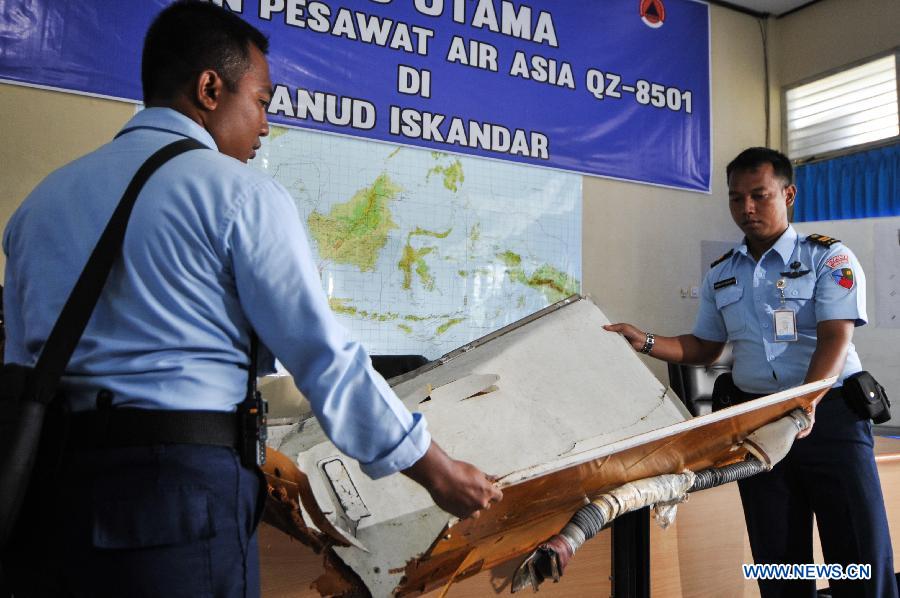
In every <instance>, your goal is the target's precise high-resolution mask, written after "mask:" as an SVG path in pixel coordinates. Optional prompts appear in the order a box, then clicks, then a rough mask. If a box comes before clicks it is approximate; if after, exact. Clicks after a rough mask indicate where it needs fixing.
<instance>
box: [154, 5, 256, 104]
mask: <svg viewBox="0 0 900 598" xmlns="http://www.w3.org/2000/svg"><path fill="white" fill-rule="evenodd" d="M250 44H253V45H254V46H256V47H257V48H259V50H260V52H262V53H263V54H266V53H268V51H269V40H268V38H267V37H266V36H265V35H263V33H262V32H261V31H259V29H257V28H256V27H254V26H253V25H251V24H250V23H248V22H246V21H244V20H243V19H241V18H240V17H239V16H237V15H236V14H234V13H232V12H229V11H228V10H226V9H224V8H222V7H220V6H216V5H215V4H212V3H210V2H202V1H199V0H179V1H178V2H174V3H172V4H171V5H170V6H168V7H167V8H165V9H164V10H163V11H162V12H160V13H159V14H158V15H157V16H156V19H154V21H153V23H152V24H151V25H150V28H149V29H148V30H147V35H146V36H145V37H144V53H143V56H142V59H141V83H142V84H143V86H144V103H145V104H146V103H149V102H159V101H167V100H172V99H174V98H175V97H176V96H177V95H178V93H180V92H181V91H182V90H183V89H184V86H185V85H186V84H187V83H189V82H190V81H192V80H193V79H194V77H196V76H197V75H199V74H200V73H202V72H203V71H205V70H207V69H211V70H214V71H216V73H218V74H219V76H221V77H222V80H223V82H224V83H225V86H226V87H227V88H228V89H229V90H230V91H234V89H235V88H236V87H237V82H238V81H239V80H240V78H241V77H242V76H243V74H244V73H246V72H247V69H249V68H250Z"/></svg>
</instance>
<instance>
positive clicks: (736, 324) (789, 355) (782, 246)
mask: <svg viewBox="0 0 900 598" xmlns="http://www.w3.org/2000/svg"><path fill="white" fill-rule="evenodd" d="M779 281H781V283H780V285H779ZM779 286H782V287H783V291H784V295H783V300H782V293H781V290H780V289H779V288H778V287H779ZM865 288H866V279H865V275H864V273H863V271H862V268H861V267H860V265H859V262H858V261H857V259H856V256H855V255H853V252H852V251H850V250H849V249H848V248H847V247H846V246H844V245H843V244H842V243H840V242H836V243H833V244H831V245H830V246H827V247H826V246H825V245H823V244H821V243H818V242H815V241H814V240H812V239H811V238H810V237H809V236H806V235H798V234H797V232H796V231H795V230H794V228H793V227H792V226H788V228H787V230H786V231H785V232H784V234H782V235H781V237H780V238H779V239H778V241H776V242H775V244H774V245H773V246H772V247H771V248H770V249H769V250H768V251H766V252H765V253H764V254H763V255H762V257H761V258H760V260H759V262H756V261H754V260H753V258H752V257H751V256H750V254H749V253H748V251H747V245H746V243H742V244H741V245H738V246H737V247H735V248H734V249H733V250H732V251H730V252H729V253H728V254H726V255H725V256H723V259H721V260H720V261H718V262H717V263H716V264H715V265H714V266H713V267H712V269H710V271H709V273H708V274H707V275H706V278H705V279H704V280H703V287H702V290H701V295H700V310H699V312H698V313H697V322H696V324H695V325H694V330H693V334H694V336H696V337H698V338H701V339H704V340H709V341H716V342H726V341H730V342H731V343H732V345H733V350H734V367H733V370H732V375H733V376H734V382H735V384H736V385H737V386H738V388H740V389H741V390H743V391H745V392H749V393H755V394H770V393H773V392H778V391H780V390H784V389H786V388H790V387H792V386H797V385H799V384H802V383H803V380H804V378H805V377H806V372H807V369H808V368H809V362H810V359H811V358H812V354H813V352H814V351H815V349H816V325H817V324H818V323H819V322H822V321H825V320H853V321H854V322H855V325H856V326H862V325H863V324H865V323H866V290H865ZM776 310H791V311H793V312H794V313H795V314H796V333H797V340H795V341H780V340H776V336H775V317H774V313H775V311H776ZM861 369H862V366H861V365H860V362H859V356H858V355H857V354H856V349H855V348H854V346H853V344H852V343H851V344H850V348H849V350H848V351H847V361H846V363H845V365H844V370H843V372H842V373H841V375H840V376H839V378H838V382H837V384H836V386H840V385H841V383H842V381H843V380H844V378H846V377H847V376H849V375H851V374H854V373H856V372H858V371H860V370H861Z"/></svg>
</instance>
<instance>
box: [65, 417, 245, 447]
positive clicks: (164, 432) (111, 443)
mask: <svg viewBox="0 0 900 598" xmlns="http://www.w3.org/2000/svg"><path fill="white" fill-rule="evenodd" d="M53 419H54V420H56V421H53V422H50V421H48V424H49V425H50V426H51V427H52V426H59V428H58V430H59V433H60V434H61V435H62V437H63V438H64V439H65V440H64V443H65V446H66V447H67V448H73V449H91V448H104V447H132V446H152V445H158V444H205V445H212V446H227V447H231V448H234V449H238V448H239V447H240V442H239V439H240V429H239V426H238V417H237V414H236V413H228V412H222V411H165V410H151V409H126V408H112V409H101V410H98V411H85V412H79V413H72V414H68V415H61V416H60V417H59V418H53Z"/></svg>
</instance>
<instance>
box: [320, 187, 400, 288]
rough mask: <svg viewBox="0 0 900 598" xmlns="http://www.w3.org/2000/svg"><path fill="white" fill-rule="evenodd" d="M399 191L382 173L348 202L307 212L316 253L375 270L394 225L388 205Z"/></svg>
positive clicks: (336, 260)
mask: <svg viewBox="0 0 900 598" xmlns="http://www.w3.org/2000/svg"><path fill="white" fill-rule="evenodd" d="M402 190H403V188H402V187H400V186H399V185H397V184H396V183H394V182H393V181H392V180H391V179H390V177H389V176H388V175H387V173H382V174H381V175H379V176H378V178H377V179H375V182H374V183H372V184H371V185H369V186H368V187H365V188H363V189H360V190H359V191H357V192H356V193H355V194H354V195H353V197H352V198H350V200H349V201H346V202H344V203H339V204H335V205H334V206H332V208H331V211H330V212H329V213H328V214H327V215H326V214H322V213H320V212H317V211H314V212H313V213H312V214H310V215H309V219H308V221H307V222H308V224H309V232H310V235H312V237H313V238H314V239H315V240H316V243H317V244H318V247H319V255H321V256H322V257H323V258H325V259H329V260H333V261H335V262H337V263H341V264H350V265H353V266H356V267H358V268H359V269H360V270H362V271H363V272H365V271H367V270H374V269H375V262H376V261H377V260H378V254H379V252H380V251H381V250H382V249H383V248H384V246H385V244H386V243H387V239H388V234H389V233H390V231H391V229H394V228H397V224H396V223H395V222H394V219H393V218H392V217H391V211H390V209H389V207H388V204H389V202H391V201H392V200H394V199H396V198H397V195H398V194H399V193H400V192H401V191H402Z"/></svg>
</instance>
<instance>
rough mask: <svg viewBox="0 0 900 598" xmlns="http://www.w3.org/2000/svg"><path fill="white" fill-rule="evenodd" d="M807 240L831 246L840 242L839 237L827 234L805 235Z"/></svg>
mask: <svg viewBox="0 0 900 598" xmlns="http://www.w3.org/2000/svg"><path fill="white" fill-rule="evenodd" d="M806 240H807V241H812V242H813V243H815V244H816V245H821V246H822V247H831V246H832V245H834V244H835V243H840V242H841V240H840V239H835V238H834V237H829V236H828V235H817V234H816V235H807V237H806Z"/></svg>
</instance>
